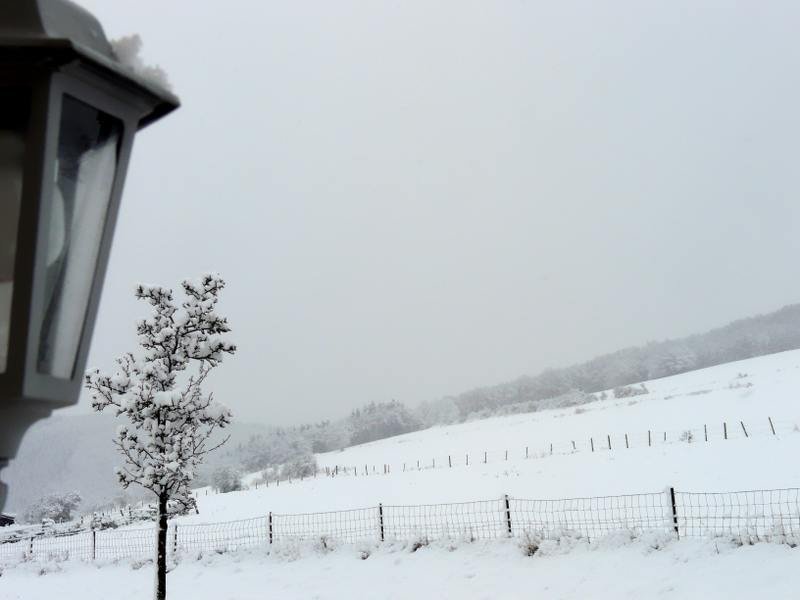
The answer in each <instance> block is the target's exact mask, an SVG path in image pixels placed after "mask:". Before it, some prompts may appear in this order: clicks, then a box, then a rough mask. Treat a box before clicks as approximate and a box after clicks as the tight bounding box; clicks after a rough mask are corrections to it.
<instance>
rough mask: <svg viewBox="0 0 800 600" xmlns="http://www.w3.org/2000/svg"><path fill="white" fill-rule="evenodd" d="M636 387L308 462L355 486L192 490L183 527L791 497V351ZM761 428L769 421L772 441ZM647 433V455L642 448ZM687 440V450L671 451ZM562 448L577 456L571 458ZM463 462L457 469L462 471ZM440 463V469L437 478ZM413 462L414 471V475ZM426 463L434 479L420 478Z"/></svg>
mask: <svg viewBox="0 0 800 600" xmlns="http://www.w3.org/2000/svg"><path fill="white" fill-rule="evenodd" d="M742 375H746V376H745V377H742ZM646 385H647V388H648V389H649V390H650V393H649V394H647V395H641V396H636V397H634V398H629V399H623V400H615V399H609V400H605V401H601V402H596V403H592V404H587V405H585V406H582V407H580V408H579V409H577V410H576V408H569V409H563V410H550V411H542V412H539V413H532V414H524V415H514V416H509V417H498V418H493V419H487V420H482V421H474V422H471V423H465V424H461V425H453V426H448V427H435V428H432V429H428V430H425V431H419V432H415V433H411V434H407V435H403V436H398V437H394V438H390V439H387V440H381V441H377V442H373V443H370V444H363V445H360V446H355V447H353V448H347V449H345V450H344V451H342V452H331V453H327V454H322V455H319V456H318V460H319V463H320V465H322V466H329V467H333V466H335V465H350V466H351V467H352V466H358V468H359V472H360V474H359V475H358V476H353V475H352V474H350V475H341V474H340V475H339V476H337V477H335V478H326V477H320V478H316V479H310V480H306V481H303V482H293V483H292V484H286V483H282V484H281V485H280V486H279V487H275V485H274V484H273V485H271V486H270V487H268V488H263V487H261V488H259V489H257V490H249V491H242V492H233V493H229V494H221V495H215V494H213V493H211V492H207V491H206V490H199V495H198V500H199V505H200V515H193V516H190V517H186V518H184V519H183V521H184V522H187V523H188V522H195V523H199V522H213V521H226V520H231V519H242V518H249V517H254V516H260V515H264V514H266V513H267V512H268V511H273V512H278V513H293V512H314V511H327V510H341V509H348V508H354V507H361V506H374V505H377V504H378V503H379V502H383V503H384V504H425V503H439V502H459V501H468V500H480V499H491V498H498V497H500V496H501V495H502V494H506V493H507V494H509V495H511V496H514V497H517V498H564V497H574V496H595V495H604V494H624V493H637V492H656V491H660V490H663V489H664V488H665V487H666V486H674V487H675V488H676V489H679V490H683V491H732V490H742V489H765V488H766V489H768V488H784V487H800V470H798V469H796V468H794V467H793V459H792V458H791V457H794V456H797V455H798V454H800V433H798V432H797V431H795V427H796V423H800V405H798V398H800V351H792V352H784V353H781V354H774V355H771V356H764V357H759V358H754V359H750V360H747V361H740V362H736V363H730V364H726V365H721V366H718V367H713V368H709V369H703V370H700V371H694V372H691V373H686V374H683V375H677V376H674V377H669V378H665V379H661V380H656V381H652V382H647V383H646ZM767 417H771V418H772V420H773V423H774V425H775V428H776V431H777V435H775V436H773V435H772V431H771V429H770V426H769V421H768V420H767ZM740 421H743V422H744V423H745V426H746V428H747V431H748V435H750V437H749V438H746V437H745V435H744V432H743V430H742V429H741V425H740ZM723 422H727V423H728V437H729V439H728V440H724V439H723V425H722V423H723ZM704 424H705V425H707V428H708V435H709V442H707V443H706V442H705V441H704V428H703V426H704ZM648 429H649V430H651V438H652V443H653V446H652V447H648V445H647V439H648V436H647V431H648ZM689 429H691V430H692V431H693V435H694V441H693V442H692V443H686V442H681V441H680V437H681V435H682V434H683V432H684V431H686V430H689ZM665 431H666V432H667V443H666V444H665V443H663V433H664V432H665ZM626 433H627V434H628V442H629V444H628V445H629V446H630V447H629V448H627V449H626V448H625V437H624V436H625V434H626ZM607 435H611V441H612V450H611V451H609V450H608V449H607V448H608V446H607V440H608V438H607ZM590 438H594V443H595V448H596V451H595V452H594V453H593V452H591V450H590ZM573 440H574V441H575V442H576V447H577V449H578V450H577V451H576V452H574V453H573V452H572V451H571V449H572V441H573ZM550 443H553V446H554V454H553V455H552V456H550V455H549V446H550ZM525 446H528V448H529V456H530V458H529V459H527V460H526V459H525ZM506 450H508V452H509V454H508V460H505V451H506ZM484 451H487V453H488V455H487V460H488V462H487V463H486V464H484V463H483V452H484ZM467 453H469V455H470V465H469V466H466V465H465V464H464V463H465V461H466V454H467ZM448 455H450V456H451V457H452V460H453V467H452V468H449V467H447V464H448ZM417 460H419V461H420V465H421V466H422V467H423V468H422V469H421V470H419V471H418V470H417V469H416V461H417ZM434 460H435V462H436V467H437V468H436V469H432V468H430V467H431V465H432V464H433V462H434ZM403 463H405V464H406V471H405V472H403ZM383 464H389V465H390V466H391V473H390V474H389V475H384V474H383V473H382V466H383ZM364 465H369V471H370V473H372V466H373V465H375V467H376V470H377V471H378V473H377V474H374V475H373V474H370V475H369V476H366V477H365V476H363V468H364Z"/></svg>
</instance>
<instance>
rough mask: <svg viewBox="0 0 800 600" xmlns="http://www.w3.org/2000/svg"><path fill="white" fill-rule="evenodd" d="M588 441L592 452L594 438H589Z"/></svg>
mask: <svg viewBox="0 0 800 600" xmlns="http://www.w3.org/2000/svg"><path fill="white" fill-rule="evenodd" d="M589 443H590V444H591V445H592V452H594V438H589Z"/></svg>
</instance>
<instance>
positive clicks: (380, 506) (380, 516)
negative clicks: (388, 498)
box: [378, 502, 384, 541]
mask: <svg viewBox="0 0 800 600" xmlns="http://www.w3.org/2000/svg"><path fill="white" fill-rule="evenodd" d="M378 524H379V525H380V528H381V541H383V539H384V536H383V503H381V502H379V503H378Z"/></svg>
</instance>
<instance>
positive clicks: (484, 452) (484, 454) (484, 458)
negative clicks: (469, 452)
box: [483, 450, 486, 464]
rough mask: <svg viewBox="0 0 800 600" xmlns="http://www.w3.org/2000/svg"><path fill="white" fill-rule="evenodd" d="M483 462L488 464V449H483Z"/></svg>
mask: <svg viewBox="0 0 800 600" xmlns="http://www.w3.org/2000/svg"><path fill="white" fill-rule="evenodd" d="M483 464H486V450H484V451H483Z"/></svg>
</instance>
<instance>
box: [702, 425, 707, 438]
mask: <svg viewBox="0 0 800 600" xmlns="http://www.w3.org/2000/svg"><path fill="white" fill-rule="evenodd" d="M703 435H704V436H705V438H706V441H708V425H706V424H705V423H703Z"/></svg>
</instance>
